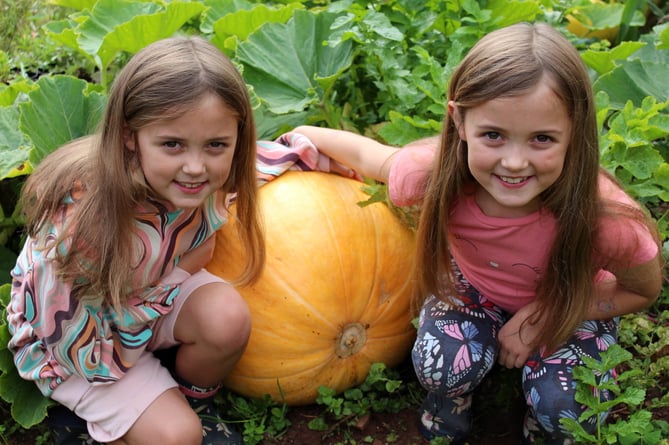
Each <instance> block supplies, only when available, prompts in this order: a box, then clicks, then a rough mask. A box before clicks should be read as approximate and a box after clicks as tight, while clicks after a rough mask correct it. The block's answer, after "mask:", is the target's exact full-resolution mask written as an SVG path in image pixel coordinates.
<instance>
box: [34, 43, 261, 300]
mask: <svg viewBox="0 0 669 445" xmlns="http://www.w3.org/2000/svg"><path fill="white" fill-rule="evenodd" d="M212 92H213V93H214V94H216V95H218V96H219V97H220V98H221V99H222V100H223V102H224V103H225V104H226V105H227V106H228V107H229V108H230V109H231V110H232V111H233V112H234V113H235V114H236V116H237V121H238V136H237V146H236V148H235V155H234V159H233V161H232V166H231V171H230V175H229V177H228V180H227V181H226V183H225V184H224V186H223V189H222V190H221V191H220V197H221V202H223V201H224V197H225V196H226V195H227V194H228V193H232V192H234V193H236V194H237V198H236V207H237V218H238V219H239V220H240V222H241V223H240V224H238V225H237V226H238V227H239V230H240V237H241V239H242V241H243V242H244V243H245V245H246V246H247V250H248V252H249V255H248V258H249V260H248V264H247V267H246V269H245V270H246V272H245V274H244V275H243V276H242V277H240V282H242V283H248V282H251V281H253V280H254V279H255V278H257V276H258V275H259V273H260V269H261V268H262V266H263V264H264V239H263V235H262V230H261V224H260V221H259V216H258V213H257V209H256V189H257V187H256V173H255V159H256V132H255V122H254V119H253V112H252V108H251V102H250V99H249V95H248V91H247V89H246V84H245V83H244V81H243V79H242V78H241V76H240V74H239V72H238V71H237V70H236V68H235V67H234V65H233V64H232V62H231V61H230V60H229V59H228V58H227V57H226V56H225V55H224V54H223V53H221V52H220V51H219V50H218V49H217V48H216V47H215V46H214V45H212V44H211V43H210V42H208V41H207V40H205V39H203V38H200V37H172V38H168V39H164V40H160V41H157V42H155V43H153V44H151V45H149V46H147V47H146V48H144V49H143V50H141V51H140V52H138V53H137V54H136V55H135V56H134V57H132V59H131V60H130V61H129V62H128V63H127V64H126V65H125V67H124V68H123V69H122V70H121V71H120V72H119V74H118V76H117V77H116V79H115V80H114V83H113V85H112V88H111V90H110V92H109V97H108V103H107V107H106V110H105V114H104V118H103V120H102V122H101V125H100V133H99V136H95V137H88V138H85V139H82V140H80V141H77V142H75V143H72V144H68V145H67V146H66V147H64V148H63V149H60V150H57V151H56V152H54V153H53V154H52V155H50V156H48V157H47V158H46V159H44V160H43V161H42V163H41V164H40V165H39V166H38V168H37V169H36V171H35V172H34V173H33V174H32V175H31V176H30V178H29V179H28V181H27V183H26V187H25V189H24V194H23V202H24V209H25V210H26V216H27V224H26V226H27V228H28V233H29V235H31V236H37V235H38V232H39V231H40V229H41V228H42V226H43V225H44V223H45V222H47V221H48V220H49V219H50V218H51V217H52V216H54V215H55V213H56V212H57V211H58V208H59V207H60V205H61V203H62V200H63V198H64V193H67V189H68V188H71V187H72V186H73V184H77V183H81V184H83V186H84V187H85V189H86V193H84V194H83V196H82V198H81V201H80V202H79V205H78V206H76V213H75V215H74V217H73V218H72V226H71V227H69V228H67V230H64V231H63V234H62V235H61V238H60V239H59V240H57V241H58V242H60V241H63V240H64V239H65V238H70V241H71V244H72V246H76V247H77V248H72V249H69V251H68V252H67V253H65V254H64V255H61V256H60V257H58V260H59V265H60V267H59V271H60V273H61V275H62V278H63V279H69V280H73V282H75V283H82V284H81V286H82V287H84V288H85V290H90V291H94V292H100V293H103V294H104V295H105V298H107V299H108V301H109V302H110V303H112V304H113V305H115V306H118V304H120V303H121V302H122V301H124V299H125V298H126V293H127V291H128V289H129V286H130V284H131V283H132V275H133V271H132V269H131V267H130V266H129V265H131V264H135V261H134V258H133V257H132V256H133V252H135V251H136V249H134V248H133V243H134V242H136V240H135V239H134V236H133V229H134V215H135V211H136V209H137V205H138V204H139V203H141V202H143V201H144V200H145V199H146V198H147V197H148V196H149V195H150V193H151V191H150V188H149V186H148V184H147V183H146V181H145V180H144V176H143V174H142V170H141V166H140V163H139V159H138V156H137V151H131V150H128V149H126V147H125V144H124V138H123V131H124V128H127V129H129V130H130V131H137V130H139V129H141V128H143V127H145V126H147V125H150V124H152V123H155V122H158V121H162V120H169V119H174V118H176V117H179V116H181V115H183V114H184V113H187V112H188V111H189V110H190V109H191V108H192V107H193V106H194V105H196V104H197V102H198V101H199V100H200V99H201V98H202V97H203V96H205V95H206V94H210V93H212ZM86 264H94V265H95V267H93V268H91V267H87V266H86Z"/></svg>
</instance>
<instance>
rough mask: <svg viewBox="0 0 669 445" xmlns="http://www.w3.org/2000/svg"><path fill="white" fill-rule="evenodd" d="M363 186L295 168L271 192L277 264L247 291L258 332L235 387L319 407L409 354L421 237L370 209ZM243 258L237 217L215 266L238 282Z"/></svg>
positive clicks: (264, 204) (270, 256) (263, 196)
mask: <svg viewBox="0 0 669 445" xmlns="http://www.w3.org/2000/svg"><path fill="white" fill-rule="evenodd" d="M361 186H362V183H360V182H358V181H355V180H352V179H348V178H343V177H341V176H337V175H334V174H328V173H319V172H289V173H286V174H284V175H282V176H280V177H279V178H277V179H275V180H274V181H273V182H270V183H269V184H267V185H265V186H263V187H261V189H260V195H259V200H260V201H259V202H260V209H261V212H262V214H263V218H264V225H265V231H266V243H267V263H266V265H265V269H264V270H263V273H262V275H261V277H260V279H259V280H258V281H257V282H256V283H255V284H254V285H252V286H247V287H242V288H239V292H240V293H241V294H242V296H243V297H244V299H245V300H246V301H247V303H248V305H249V306H250V309H251V314H252V326H253V327H252V331H251V337H250V340H249V344H248V347H247V349H246V352H245V353H244V355H243V356H242V358H241V360H240V361H239V363H238V364H237V366H236V367H235V368H234V370H233V371H232V373H231V374H230V376H229V378H228V379H227V380H226V382H225V385H226V386H227V387H229V388H230V389H232V390H234V391H236V392H238V393H240V394H242V395H245V396H248V397H262V396H263V395H264V394H269V395H270V396H271V397H272V399H274V400H276V401H283V402H285V403H287V404H289V405H303V404H309V403H313V402H314V401H315V400H316V398H317V396H318V388H319V386H321V385H324V386H328V387H330V388H333V389H335V390H336V391H338V392H339V391H343V390H345V389H347V388H350V387H353V386H356V385H359V384H360V383H362V382H363V381H364V379H365V377H366V376H367V374H368V372H369V368H370V366H371V365H372V364H373V363H376V362H383V363H385V364H386V365H387V366H389V367H392V366H394V365H397V364H398V363H400V362H401V361H402V360H403V359H405V358H406V357H407V354H408V352H409V350H410V348H411V344H412V342H413V339H414V337H415V329H414V327H413V326H412V325H411V318H412V315H411V311H410V301H409V300H410V290H409V286H408V281H409V272H410V270H411V263H412V254H413V243H414V241H413V234H412V232H411V231H410V230H408V229H407V228H406V227H405V226H404V225H403V224H402V223H401V222H400V221H399V220H398V219H397V218H396V217H395V216H394V215H393V214H392V212H391V211H390V209H388V207H387V206H386V205H385V204H383V203H376V204H372V205H368V206H365V207H360V206H359V205H358V204H357V203H358V202H360V201H365V200H366V199H368V198H369V196H368V195H367V194H365V193H364V192H363V191H361V190H360V188H361ZM243 255H244V254H243V252H242V251H241V249H240V245H239V241H238V240H237V237H236V235H235V228H234V223H233V222H232V221H231V222H230V223H228V224H226V226H224V228H223V229H222V230H221V231H220V232H219V233H218V234H217V236H216V249H215V252H214V257H213V259H212V261H211V263H210V264H209V266H208V269H209V270H210V271H211V272H212V273H215V274H217V275H219V276H221V277H223V278H226V279H233V278H235V277H236V276H238V275H239V272H240V264H241V263H242V261H240V259H241V258H243Z"/></svg>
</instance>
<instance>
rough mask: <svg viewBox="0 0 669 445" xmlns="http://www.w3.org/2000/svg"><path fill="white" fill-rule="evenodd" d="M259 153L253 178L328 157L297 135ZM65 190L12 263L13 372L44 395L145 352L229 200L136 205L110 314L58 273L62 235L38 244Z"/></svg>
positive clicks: (98, 377) (50, 234) (116, 368)
mask: <svg viewBox="0 0 669 445" xmlns="http://www.w3.org/2000/svg"><path fill="white" fill-rule="evenodd" d="M257 159H258V161H257V171H258V181H259V184H262V183H265V182H267V181H269V180H271V179H272V178H274V177H276V176H278V175H280V174H281V173H282V172H284V171H286V170H327V169H328V160H327V159H325V158H323V157H322V156H320V155H319V153H318V151H317V150H316V149H315V147H313V145H311V143H310V142H309V141H308V139H306V138H304V137H300V136H299V135H294V136H290V137H284V138H282V139H280V140H279V141H278V142H259V143H258V158H257ZM72 195H73V196H72V197H71V199H68V200H66V201H65V202H63V204H62V206H61V209H60V212H59V213H58V215H56V217H55V218H53V219H52V220H51V221H49V223H48V224H45V225H44V227H43V229H42V231H41V233H40V234H39V236H38V237H37V239H33V238H28V239H27V240H26V242H25V244H24V247H23V250H22V251H21V253H20V254H19V257H18V260H17V263H16V266H15V267H14V269H13V270H12V278H13V282H12V289H11V300H10V303H9V305H8V308H7V312H8V317H7V318H8V325H9V331H10V334H11V336H12V337H11V340H10V342H9V345H8V346H9V349H10V350H11V351H12V352H13V354H14V361H15V364H16V367H17V369H18V371H19V374H20V375H21V377H23V378H24V379H27V380H33V381H35V383H36V384H37V386H38V388H39V389H40V391H41V392H42V393H43V394H44V395H45V396H49V395H51V394H52V393H53V391H54V389H55V388H56V387H58V385H60V384H61V383H63V382H64V381H65V380H67V379H68V378H69V377H70V376H72V375H78V376H80V377H82V378H84V379H86V380H87V381H89V382H91V383H92V384H108V383H111V382H114V381H116V380H118V379H120V378H121V377H123V375H124V374H125V373H126V372H127V371H128V369H129V368H130V367H132V366H133V364H134V363H135V362H136V361H137V360H138V358H139V357H140V355H141V354H142V353H144V352H145V350H146V348H147V345H148V344H149V342H150V339H151V336H152V327H153V325H154V324H155V322H156V320H157V319H158V318H159V317H161V316H163V315H165V314H167V313H169V312H170V311H171V310H172V302H173V300H174V298H175V296H176V295H177V294H178V292H179V286H180V283H181V282H183V280H184V279H185V278H187V277H188V276H189V274H188V273H187V272H186V271H184V270H182V269H180V268H179V267H178V262H179V258H180V257H181V256H182V255H183V254H185V253H186V252H188V251H189V250H192V249H194V248H196V247H197V246H199V245H200V244H202V243H203V242H204V241H205V240H206V239H208V238H209V237H210V236H211V235H212V234H213V233H214V232H215V231H216V230H217V229H219V228H220V227H221V226H222V225H223V224H224V223H225V222H226V218H227V211H226V209H225V202H226V200H228V199H229V198H230V197H222V196H220V195H219V194H213V195H211V196H210V197H209V198H208V199H207V200H206V202H205V203H204V204H203V205H202V206H201V207H200V208H196V209H188V210H184V209H178V210H174V211H168V210H167V208H166V207H165V206H164V205H163V204H162V203H161V202H159V201H148V202H146V203H143V204H142V205H141V207H139V208H138V209H137V212H136V216H135V221H134V231H135V236H136V239H137V240H138V243H137V261H136V264H134V265H133V271H134V281H133V283H135V284H134V285H133V286H129V289H128V299H127V301H126V302H125V303H124V304H123V307H122V308H121V311H118V312H117V311H115V310H114V309H113V308H112V307H110V306H109V305H108V304H105V303H104V298H103V296H102V295H96V294H85V295H77V294H76V292H75V291H74V288H73V286H72V283H71V282H68V281H65V280H61V279H59V278H58V275H57V272H56V264H55V262H54V257H55V250H54V249H69V248H70V246H69V245H67V243H62V244H61V245H59V246H53V245H51V246H50V247H49V248H47V249H42V248H41V247H40V246H42V245H44V244H45V243H46V244H47V245H48V244H49V241H50V240H54V239H56V238H57V237H58V235H60V232H61V230H63V227H64V226H65V224H66V223H67V222H68V218H70V217H71V214H72V210H73V209H74V207H75V206H76V205H77V196H76V194H75V193H73V194H72ZM101 223H103V222H101ZM51 244H53V243H51ZM91 267H94V265H91Z"/></svg>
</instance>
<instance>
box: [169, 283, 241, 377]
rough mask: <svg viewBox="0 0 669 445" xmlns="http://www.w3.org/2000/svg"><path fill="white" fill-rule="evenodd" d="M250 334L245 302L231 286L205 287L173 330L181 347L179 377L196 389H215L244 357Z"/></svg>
mask: <svg viewBox="0 0 669 445" xmlns="http://www.w3.org/2000/svg"><path fill="white" fill-rule="evenodd" d="M250 333H251V315H250V312H249V308H248V306H247V305H246V302H245V301H244V300H243V299H242V297H241V296H240V295H239V293H237V291H235V290H234V288H233V287H232V286H230V285H229V284H224V283H210V284H206V285H204V286H202V287H200V288H198V289H197V290H196V291H194V292H193V293H192V294H191V295H190V297H189V298H188V300H186V302H185V303H184V306H183V308H182V309H181V312H180V313H179V318H178V319H177V322H176V325H175V327H174V337H175V338H176V339H177V340H179V341H180V342H181V343H182V345H181V346H180V347H179V350H178V352H177V357H176V369H175V371H176V374H177V375H178V376H179V377H180V378H182V379H184V380H186V381H188V382H190V383H193V384H195V385H198V386H201V387H214V386H216V385H218V384H220V382H221V381H222V380H223V378H224V377H225V376H226V375H228V373H229V372H230V371H231V370H232V368H233V367H234V366H235V364H236V363H237V361H238V360H239V358H240V357H241V355H242V353H243V352H244V349H245V348H246V344H247V343H248V339H249V335H250Z"/></svg>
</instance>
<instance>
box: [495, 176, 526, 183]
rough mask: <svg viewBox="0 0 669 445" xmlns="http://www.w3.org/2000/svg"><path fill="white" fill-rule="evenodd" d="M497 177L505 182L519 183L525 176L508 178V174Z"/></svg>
mask: <svg viewBox="0 0 669 445" xmlns="http://www.w3.org/2000/svg"><path fill="white" fill-rule="evenodd" d="M499 179H501V180H502V181H504V182H506V183H507V184H520V183H521V182H523V181H524V180H525V179H527V178H524V177H523V178H510V177H508V176H500V177H499Z"/></svg>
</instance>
